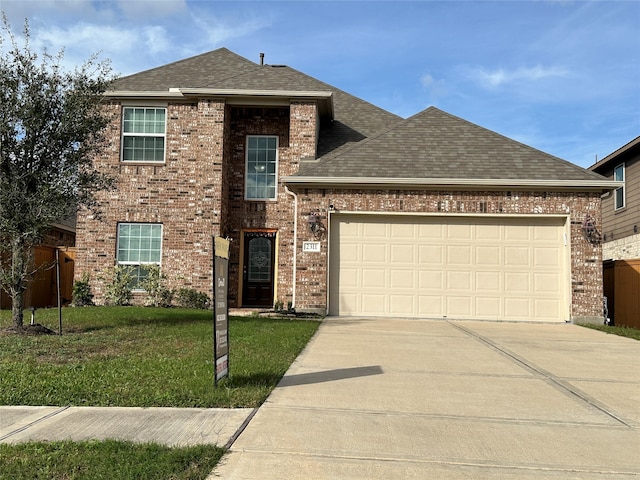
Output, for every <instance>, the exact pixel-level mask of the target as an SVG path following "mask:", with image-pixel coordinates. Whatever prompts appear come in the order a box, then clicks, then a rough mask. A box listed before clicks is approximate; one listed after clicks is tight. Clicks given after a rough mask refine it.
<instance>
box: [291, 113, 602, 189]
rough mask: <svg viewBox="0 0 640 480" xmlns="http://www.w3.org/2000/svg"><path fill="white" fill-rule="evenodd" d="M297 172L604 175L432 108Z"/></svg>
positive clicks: (512, 177) (501, 177) (478, 176)
mask: <svg viewBox="0 0 640 480" xmlns="http://www.w3.org/2000/svg"><path fill="white" fill-rule="evenodd" d="M298 175H299V176H305V177H314V176H317V177H362V178H396V179H403V178H404V179H414V178H425V179H449V180H450V179H478V180H487V183H491V182H490V181H491V180H506V179H510V180H541V181H545V180H564V181H566V180H576V181H585V180H592V181H593V180H602V179H603V177H601V176H600V175H596V174H594V173H592V172H589V171H587V170H585V169H583V168H581V167H578V166H577V165H574V164H572V163H570V162H567V161H565V160H562V159H560V158H557V157H554V156H552V155H549V154H547V153H544V152H542V151H540V150H536V149H534V148H532V147H529V146H527V145H524V144H522V143H519V142H516V141H515V140H512V139H510V138H507V137H504V136H502V135H500V134H498V133H496V132H493V131H491V130H488V129H486V128H483V127H480V126H478V125H475V124H473V123H471V122H468V121H466V120H463V119H461V118H459V117H456V116H454V115H451V114H449V113H446V112H443V111H442V110H439V109H437V108H435V107H429V108H427V109H426V110H423V111H422V112H420V113H418V114H416V115H414V116H413V117H411V118H409V119H407V120H405V121H403V122H401V123H399V124H397V125H394V126H392V127H391V128H390V129H388V130H387V131H385V132H382V133H380V134H378V135H376V136H374V137H372V138H368V139H366V140H364V141H362V142H360V143H358V144H356V145H353V146H352V147H351V148H349V149H347V150H343V151H341V152H338V153H336V154H332V155H330V156H328V157H327V158H325V159H323V161H320V162H316V163H313V164H307V165H306V166H304V167H303V168H301V170H300V172H299V174H298Z"/></svg>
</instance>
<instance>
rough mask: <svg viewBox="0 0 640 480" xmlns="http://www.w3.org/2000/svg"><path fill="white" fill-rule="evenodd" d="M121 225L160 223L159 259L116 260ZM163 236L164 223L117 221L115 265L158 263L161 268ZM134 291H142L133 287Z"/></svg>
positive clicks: (134, 265)
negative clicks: (155, 260)
mask: <svg viewBox="0 0 640 480" xmlns="http://www.w3.org/2000/svg"><path fill="white" fill-rule="evenodd" d="M121 225H160V261H158V262H131V261H126V262H121V261H120V260H118V252H119V251H120V226H121ZM163 238H164V225H163V224H162V223H155V222H118V224H117V225H116V265H127V266H131V267H139V266H141V265H158V266H159V267H160V268H162V253H163V248H164V245H163V241H162V239H163ZM133 291H134V292H144V289H142V288H134V289H133Z"/></svg>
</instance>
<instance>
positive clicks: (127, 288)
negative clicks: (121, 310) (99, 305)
mask: <svg viewBox="0 0 640 480" xmlns="http://www.w3.org/2000/svg"><path fill="white" fill-rule="evenodd" d="M101 278H102V280H104V282H105V294H104V297H105V303H106V304H107V305H130V304H131V296H132V285H133V268H132V267H128V266H125V265H116V266H114V267H111V268H109V269H107V271H106V272H105V273H104V275H103V276H102V277H101Z"/></svg>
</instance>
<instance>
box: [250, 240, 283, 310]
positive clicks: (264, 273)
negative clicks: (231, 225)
mask: <svg viewBox="0 0 640 480" xmlns="http://www.w3.org/2000/svg"><path fill="white" fill-rule="evenodd" d="M275 252H276V232H264V231H261V232H244V257H243V258H244V260H243V266H242V305H243V306H245V307H272V306H273V284H274V276H275V272H274V269H275V268H274V267H275Z"/></svg>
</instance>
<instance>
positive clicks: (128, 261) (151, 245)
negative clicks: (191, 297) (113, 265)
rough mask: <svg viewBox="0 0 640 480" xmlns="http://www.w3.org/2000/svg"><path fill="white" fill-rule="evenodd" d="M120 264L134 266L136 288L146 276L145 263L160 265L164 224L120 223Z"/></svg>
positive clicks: (118, 259) (133, 284) (118, 258)
mask: <svg viewBox="0 0 640 480" xmlns="http://www.w3.org/2000/svg"><path fill="white" fill-rule="evenodd" d="M117 248H118V254H117V261H118V265H127V266H130V267H132V275H133V282H132V287H133V288H134V289H138V290H139V289H140V286H139V285H140V281H141V280H142V279H143V278H144V277H145V276H146V270H145V268H144V266H145V265H160V259H161V258H162V225H161V224H159V223H120V224H118V247H117Z"/></svg>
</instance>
